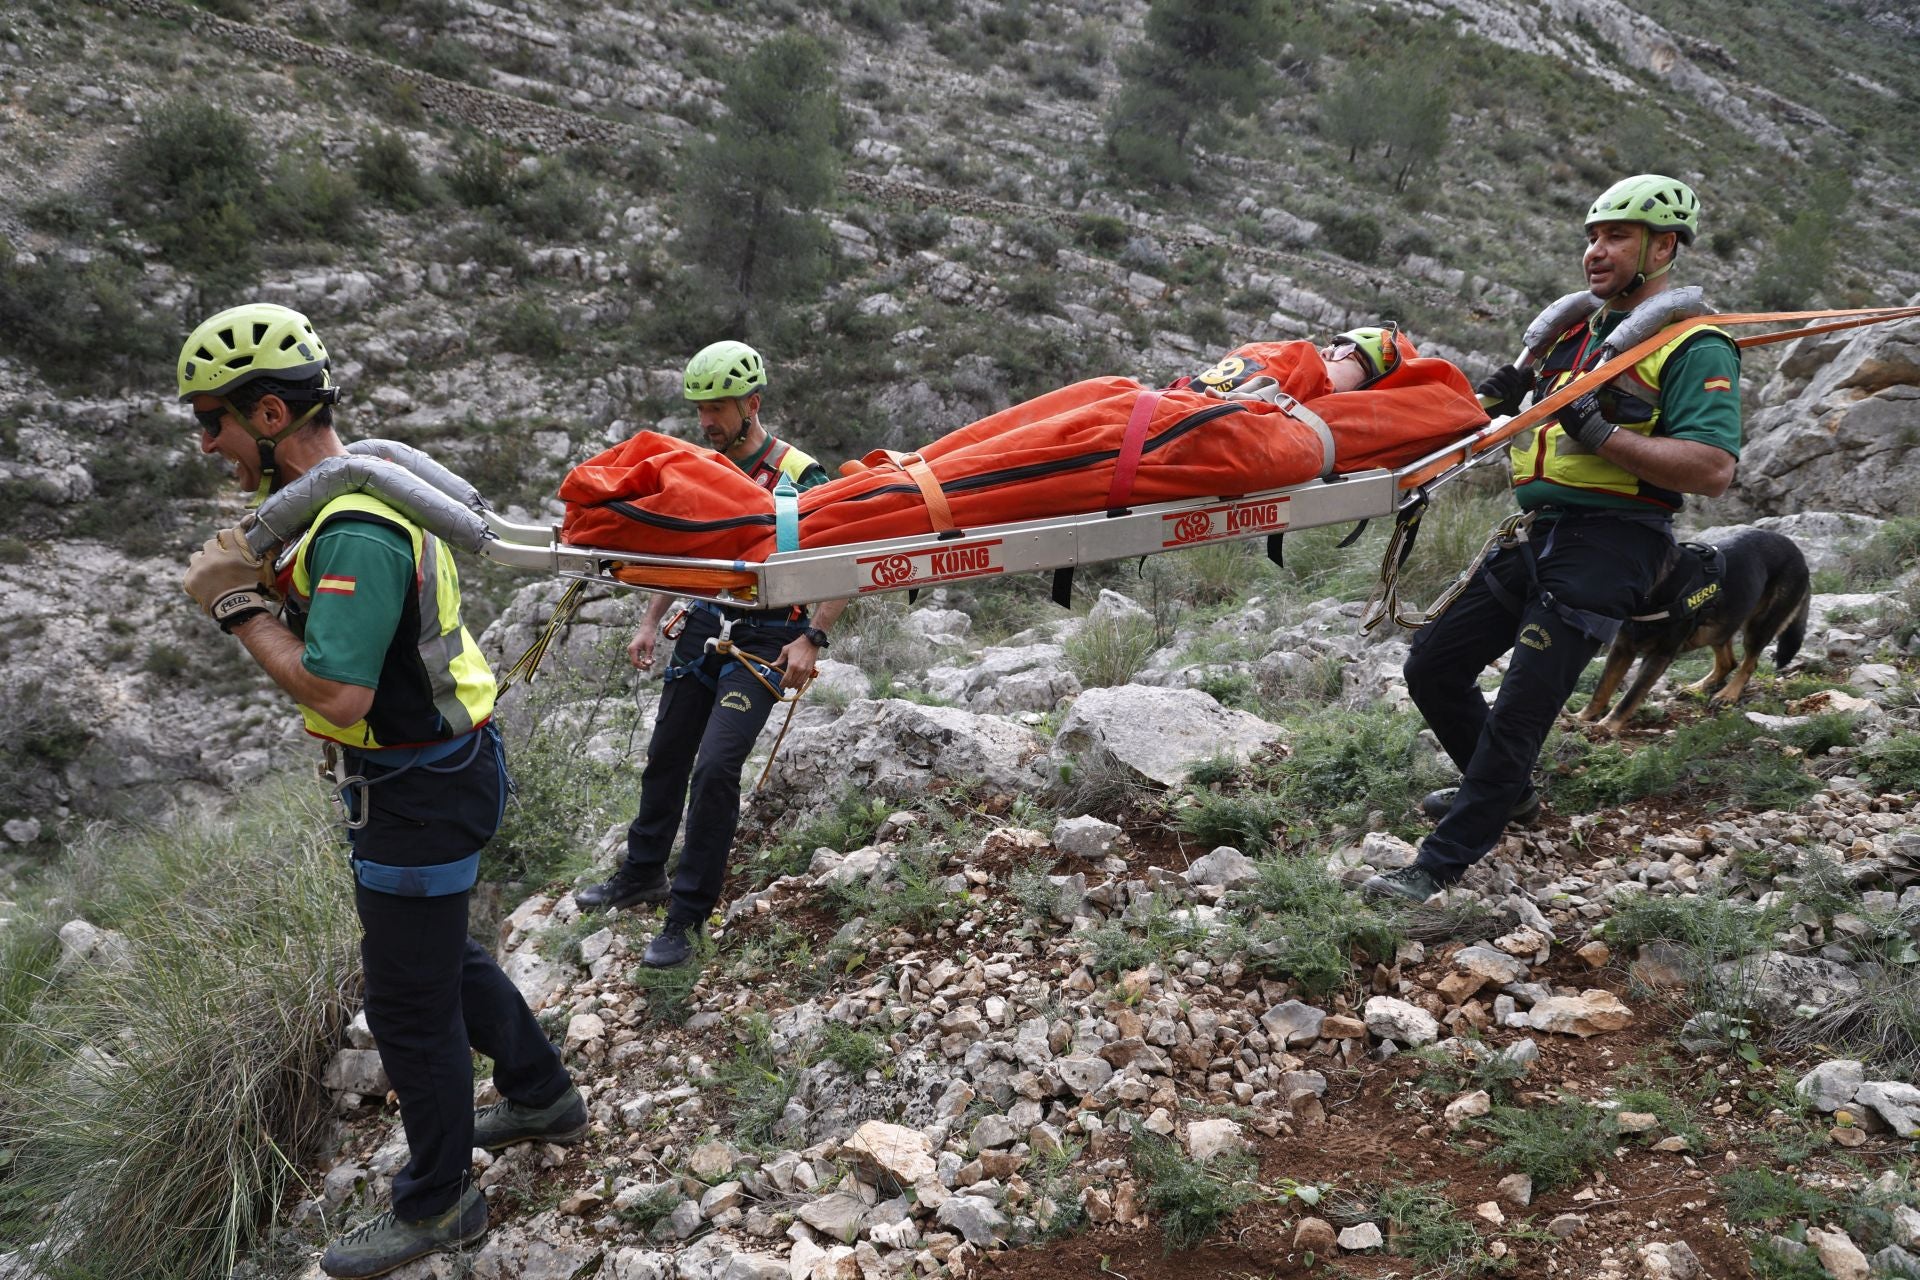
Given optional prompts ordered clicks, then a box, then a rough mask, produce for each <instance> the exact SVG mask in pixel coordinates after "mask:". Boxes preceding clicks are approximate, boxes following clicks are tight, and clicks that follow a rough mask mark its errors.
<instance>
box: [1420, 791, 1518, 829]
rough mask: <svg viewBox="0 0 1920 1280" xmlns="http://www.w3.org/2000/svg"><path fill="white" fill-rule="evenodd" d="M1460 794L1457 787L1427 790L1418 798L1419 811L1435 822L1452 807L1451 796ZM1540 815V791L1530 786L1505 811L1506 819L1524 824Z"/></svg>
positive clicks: (1444, 815)
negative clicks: (1511, 806)
mask: <svg viewBox="0 0 1920 1280" xmlns="http://www.w3.org/2000/svg"><path fill="white" fill-rule="evenodd" d="M1459 794H1460V788H1458V787H1442V788H1441V789H1440V790H1438V791H1429V792H1427V794H1426V795H1425V796H1424V797H1422V798H1421V800H1420V812H1422V813H1424V814H1426V815H1427V816H1428V817H1429V818H1432V819H1433V820H1434V821H1435V822H1438V821H1440V819H1442V818H1444V817H1446V816H1447V810H1449V809H1451V808H1453V798H1454V797H1455V796H1457V795H1459ZM1539 816H1540V793H1539V792H1538V791H1536V790H1534V789H1533V788H1532V787H1531V786H1530V787H1528V788H1527V789H1526V790H1525V791H1523V792H1521V793H1520V798H1519V799H1518V800H1515V801H1514V802H1513V808H1511V809H1509V810H1508V811H1507V821H1508V822H1513V823H1518V824H1519V825H1520V826H1523V827H1524V826H1526V825H1527V824H1528V823H1529V822H1532V821H1533V820H1534V819H1535V818H1537V817H1539Z"/></svg>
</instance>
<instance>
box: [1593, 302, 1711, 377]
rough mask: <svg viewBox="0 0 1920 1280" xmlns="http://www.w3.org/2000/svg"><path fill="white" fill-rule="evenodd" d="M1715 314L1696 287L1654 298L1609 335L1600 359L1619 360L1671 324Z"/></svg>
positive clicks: (1637, 309)
mask: <svg viewBox="0 0 1920 1280" xmlns="http://www.w3.org/2000/svg"><path fill="white" fill-rule="evenodd" d="M1712 313H1713V308H1712V307H1710V306H1708V305H1707V299H1706V294H1705V293H1704V292H1702V290H1701V288H1700V286H1699V285H1697V284H1690V285H1688V286H1687V287H1686V288H1684V289H1668V290H1667V291H1666V292H1664V293H1658V294H1655V295H1654V296H1653V297H1652V298H1650V299H1648V300H1647V301H1645V302H1643V303H1641V304H1640V305H1639V306H1637V307H1635V308H1634V309H1633V314H1632V315H1629V316H1628V317H1627V318H1626V319H1625V320H1622V321H1621V322H1620V327H1619V328H1618V329H1615V330H1614V331H1613V332H1612V333H1610V334H1608V335H1607V341H1606V344H1605V345H1604V346H1603V347H1601V349H1600V350H1601V357H1602V358H1603V359H1608V358H1611V357H1613V356H1616V355H1618V354H1619V353H1620V352H1622V351H1625V350H1626V349H1627V348H1628V347H1632V346H1636V345H1638V344H1639V343H1642V342H1644V341H1646V340H1647V339H1648V338H1651V337H1652V336H1653V335H1654V334H1656V333H1658V332H1660V331H1661V330H1662V329H1664V328H1666V327H1667V326H1668V325H1670V324H1676V323H1678V322H1679V321H1681V320H1691V319H1693V317H1695V316H1704V315H1711V314H1712Z"/></svg>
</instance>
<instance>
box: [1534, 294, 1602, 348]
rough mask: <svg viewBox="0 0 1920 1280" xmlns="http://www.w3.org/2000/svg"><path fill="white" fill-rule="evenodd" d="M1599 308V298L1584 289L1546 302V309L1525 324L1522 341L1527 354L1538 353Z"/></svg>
mask: <svg viewBox="0 0 1920 1280" xmlns="http://www.w3.org/2000/svg"><path fill="white" fill-rule="evenodd" d="M1599 309H1600V299H1599V298H1597V297H1595V296H1594V295H1593V294H1591V293H1589V292H1588V291H1587V290H1585V289H1581V290H1579V291H1578V292H1576V293H1569V294H1567V295H1566V296H1565V297H1563V298H1560V299H1558V300H1557V301H1554V302H1550V303H1548V304H1547V308H1546V310H1544V311H1542V312H1541V313H1540V314H1539V315H1537V316H1535V317H1534V318H1533V323H1532V324H1530V325H1528V326H1527V332H1526V335H1525V337H1524V338H1523V339H1522V341H1523V342H1525V343H1526V347H1527V352H1528V354H1529V355H1536V356H1537V355H1539V354H1540V353H1541V352H1542V351H1545V350H1546V349H1547V346H1548V345H1549V344H1550V343H1552V341H1553V340H1554V339H1555V338H1557V337H1559V336H1560V335H1561V334H1562V333H1564V332H1566V331H1567V330H1568V329H1569V328H1571V327H1572V326H1574V325H1576V324H1578V323H1580V322H1581V321H1582V320H1585V319H1586V318H1587V317H1588V316H1590V315H1592V314H1593V313H1594V312H1596V311H1598V310H1599Z"/></svg>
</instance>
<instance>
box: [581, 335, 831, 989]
mask: <svg viewBox="0 0 1920 1280" xmlns="http://www.w3.org/2000/svg"><path fill="white" fill-rule="evenodd" d="M682 381H683V386H684V389H685V393H686V398H687V399H688V400H689V401H691V402H692V403H693V405H694V406H695V408H696V410H697V411H698V412H699V415H700V430H701V433H702V434H703V435H705V436H706V438H707V443H708V444H709V445H711V446H712V447H713V449H714V450H715V451H717V452H719V453H722V454H724V455H726V457H727V458H728V459H729V460H731V461H732V462H733V464H734V465H735V466H737V467H739V468H740V469H741V470H742V471H744V472H746V473H747V475H749V476H750V477H752V478H753V480H754V481H755V482H756V483H758V484H759V485H760V486H761V487H762V488H765V489H770V490H774V491H775V492H776V493H778V492H780V491H781V488H782V485H783V482H784V484H785V485H786V486H790V488H791V490H792V491H795V492H798V491H802V490H806V489H810V488H812V487H813V486H814V485H816V484H824V483H825V482H826V480H827V473H826V470H825V469H824V468H823V467H821V465H820V464H819V463H818V462H815V461H814V460H813V459H812V458H810V457H808V456H807V455H806V454H804V453H802V452H800V450H798V449H796V448H794V447H793V446H792V445H790V444H787V443H785V442H784V441H781V440H777V439H775V438H774V437H773V436H772V435H771V434H769V433H768V432H767V430H766V428H765V427H763V426H762V425H761V424H760V402H761V393H762V392H763V391H764V390H765V389H766V386H767V366H766V362H765V361H763V360H762V359H761V358H760V353H759V352H757V351H755V350H754V349H753V348H752V347H749V346H748V345H747V344H746V343H744V342H716V343H714V344H713V345H711V346H708V347H705V348H703V349H702V350H701V351H699V352H698V353H697V354H696V355H695V356H694V357H693V359H692V360H689V361H688V362H687V368H686V373H685V375H684V378H683V380H682ZM670 603H671V601H670V600H669V598H668V597H666V596H663V595H656V596H654V597H653V600H652V603H651V604H650V605H649V606H648V609H647V616H646V619H645V621H643V622H642V623H641V624H640V630H639V631H638V632H637V633H635V635H634V637H633V642H632V643H631V644H629V645H628V646H627V656H628V658H629V659H630V660H631V661H632V663H633V665H634V666H635V667H636V668H638V669H639V670H641V671H647V670H651V669H652V667H653V652H654V647H655V645H656V644H657V642H658V638H659V635H660V622H661V619H662V618H664V617H665V616H666V612H667V608H668V606H669V604H670ZM846 605H847V602H846V601H845V600H829V601H827V602H826V603H824V604H821V605H819V606H817V607H816V608H815V609H814V610H813V612H812V615H811V616H809V615H808V612H807V610H805V609H802V608H793V609H786V610H773V611H769V610H749V609H731V608H725V607H723V606H720V605H717V604H711V603H708V602H706V601H700V602H697V603H696V604H695V605H694V606H693V608H692V610H691V612H690V613H689V614H688V615H687V619H686V627H685V630H683V631H681V632H680V633H679V638H678V639H677V640H676V641H675V644H674V649H673V659H672V661H671V662H670V663H669V664H668V666H667V670H666V673H665V677H664V678H665V681H666V688H665V690H664V691H663V692H662V693H661V695H660V706H659V710H658V711H657V712H656V714H655V717H654V725H653V738H652V740H651V741H650V742H649V743H648V745H647V763H646V767H645V769H643V770H642V772H641V774H640V812H639V814H638V815H637V816H636V817H635V818H634V820H633V822H632V824H631V825H630V826H629V827H628V828H627V856H626V859H625V861H623V862H622V863H621V864H620V867H619V869H618V870H616V871H615V872H614V873H613V876H612V877H611V878H610V879H608V880H606V881H604V882H602V883H600V884H594V885H589V886H587V887H586V888H584V889H582V890H580V892H579V893H578V894H577V895H575V901H576V902H578V903H579V904H580V905H581V906H582V907H584V908H587V909H589V910H597V909H600V908H614V907H627V906H633V905H635V904H638V903H648V902H668V903H669V905H668V907H667V921H666V924H665V926H664V927H662V929H661V930H660V933H659V934H658V935H657V936H656V937H655V938H654V939H653V940H652V941H651V942H649V943H648V944H647V949H646V952H645V953H644V954H643V955H642V957H641V959H642V960H643V962H644V963H646V964H648V965H651V966H653V967H655V968H668V967H671V966H673V965H677V964H681V963H684V962H685V961H686V959H687V958H688V957H689V956H690V955H692V954H693V937H694V935H697V934H698V933H699V931H700V928H701V926H702V925H703V924H704V923H705V921H706V919H707V917H708V916H709V915H710V914H712V912H713V909H714V907H715V905H717V904H718V903H719V901H720V890H721V887H722V885H723V884H724V883H725V880H726V872H727V855H728V854H729V853H730V852H731V851H732V849H733V835H734V830H735V829H736V828H737V827H738V825H739V822H740V770H741V769H742V768H743V767H744V766H745V765H746V762H747V756H748V754H749V753H750V752H751V751H752V750H753V744H754V741H755V740H756V739H757V738H758V737H759V736H760V730H761V727H762V726H764V725H765V724H766V722H767V716H768V715H769V714H771V713H772V711H773V708H774V706H775V705H776V703H777V702H778V696H777V694H776V692H775V690H776V689H780V688H785V689H798V688H801V687H803V686H805V684H806V683H807V681H808V680H810V679H812V678H813V672H814V668H815V666H816V664H817V663H818V662H819V658H820V653H821V651H822V650H824V649H825V648H826V647H827V629H828V628H829V627H831V626H832V625H833V623H834V620H835V619H837V618H838V617H839V616H840V613H841V611H842V610H843V609H845V608H846ZM723 634H724V635H726V637H727V638H728V640H729V641H730V642H731V644H732V652H731V653H723V652H720V651H718V650H716V648H715V647H714V646H713V644H712V642H713V641H714V640H716V639H718V638H719V637H720V636H722V635H723ZM682 806H685V809H686V820H687V837H686V840H685V842H684V844H683V846H682V848H681V851H680V865H679V867H678V868H677V869H676V871H675V873H674V878H673V883H672V885H671V886H669V885H668V883H667V874H666V868H667V855H668V854H669V853H670V852H671V851H672V849H673V839H674V836H675V834H676V833H677V832H678V831H679V829H680V814H681V808H682Z"/></svg>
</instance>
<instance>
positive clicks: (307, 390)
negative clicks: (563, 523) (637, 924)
mask: <svg viewBox="0 0 1920 1280" xmlns="http://www.w3.org/2000/svg"><path fill="white" fill-rule="evenodd" d="M178 374H179V392H180V398H181V399H182V400H183V401H187V402H189V403H191V404H192V406H193V413H194V417H195V418H197V419H198V420H199V423H200V431H201V435H200V449H201V452H203V453H207V454H216V455H218V456H219V457H221V458H222V459H224V460H226V461H227V462H229V463H231V464H232V466H233V471H234V476H235V478H236V480H237V481H238V482H239V485H240V487H241V488H242V489H247V490H252V491H254V492H255V493H256V494H257V495H258V496H259V497H260V498H262V499H264V498H265V497H266V495H267V494H268V493H270V492H271V491H273V490H274V489H277V488H279V487H280V486H281V485H283V484H285V483H288V482H290V481H293V480H296V479H298V478H299V477H300V476H301V475H303V474H305V473H306V472H308V471H310V470H312V469H313V468H314V467H316V466H319V465H320V464H322V463H324V462H326V461H327V460H328V459H331V458H335V457H339V456H342V455H344V454H345V453H346V450H345V448H344V447H343V446H342V445H341V443H340V437H339V436H338V435H336V434H335V433H334V428H333V406H334V404H335V402H336V401H337V400H338V397H339V392H338V391H337V390H336V389H335V388H334V386H333V382H332V377H331V373H330V362H329V360H328V356H327V350H326V347H325V346H324V345H323V344H322V343H321V341H320V338H319V336H318V335H317V334H315V333H314V331H313V326H312V325H310V324H309V323H308V322H307V319H306V317H305V316H303V315H301V314H300V313H299V312H296V311H291V310H288V309H287V308H286V307H280V306H273V305H271V304H266V303H255V304H251V305H247V306H240V307H234V308H231V309H229V310H227V311H222V312H221V313H219V314H218V315H216V316H214V317H212V318H211V319H209V320H207V321H206V322H205V323H203V324H202V325H200V327H199V328H197V329H195V330H194V331H193V334H192V336H190V337H189V338H188V339H187V342H186V345H185V346H184V347H183V348H181V352H180V360H179V366H178ZM242 528H244V526H239V527H236V528H234V529H227V530H223V531H221V532H220V533H218V534H216V535H215V536H214V537H212V538H210V539H208V540H207V543H206V545H205V546H204V547H203V548H202V549H201V550H200V551H198V552H196V553H195V554H194V556H193V561H192V564H191V565H190V567H189V568H188V570H187V576H186V588H187V593H188V594H189V595H191V596H192V597H193V598H194V600H195V601H197V602H198V603H199V605H200V606H201V607H202V608H203V609H205V610H206V612H207V614H208V616H210V617H211V618H213V619H214V621H216V622H218V623H219V624H220V627H221V629H222V630H223V631H226V632H227V633H228V634H229V635H232V636H234V637H235V638H236V639H238V640H239V641H240V643H241V644H243V645H245V646H246V649H247V652H248V653H249V654H251V655H252V657H253V659H254V661H256V662H257V663H259V664H260V666H261V668H262V669H263V670H265V671H266V673H267V674H268V675H269V676H271V677H272V678H273V680H274V682H275V683H276V684H278V685H279V686H280V687H281V688H282V689H284V690H286V692H287V693H288V694H290V695H291V696H292V697H293V699H294V701H295V702H296V703H298V704H299V708H300V713H301V716H302V718H303V720H304V721H305V724H306V729H307V732H309V733H311V734H313V735H315V736H316V737H319V738H321V739H323V740H325V741H326V742H328V743H329V744H331V746H330V749H332V750H338V751H340V752H343V753H344V755H345V760H346V771H345V772H346V775H347V776H349V777H350V778H351V779H352V780H353V781H352V784H351V785H350V786H347V787H345V788H343V790H342V798H343V800H344V801H345V802H346V805H347V812H348V831H347V835H348V839H349V841H350V843H351V844H352V848H353V858H352V868H353V876H354V905H355V907H356V909H357V911H358V913H359V917H360V923H361V928H362V933H363V936H362V939H361V944H360V954H361V962H362V966H363V968H364V971H365V977H366V1011H367V1023H368V1025H369V1026H370V1027H371V1028H372V1030H373V1035H374V1040H375V1041H376V1043H377V1044H378V1046H379V1050H380V1061H381V1064H382V1065H383V1066H384V1067H385V1068H386V1073H387V1079H388V1081H389V1082H390V1083H391V1084H392V1086H393V1089H394V1092H395V1093H396V1094H398V1095H399V1099H400V1119H401V1123H402V1125H403V1126H404V1128H405V1130H406V1134H407V1146H408V1149H409V1159H408V1162H407V1164H406V1167H405V1168H403V1169H401V1170H400V1172H399V1173H397V1174H395V1175H394V1179H393V1208H392V1209H391V1210H390V1211H388V1212H385V1213H382V1214H380V1215H379V1216H377V1217H375V1218H373V1219H372V1220H371V1221H369V1222H367V1223H365V1224H363V1225H361V1226H360V1227H358V1228H355V1229H354V1230H353V1231H350V1232H348V1233H347V1234H346V1235H344V1236H342V1237H340V1238H339V1239H337V1240H335V1241H334V1242H333V1243H332V1245H330V1246H329V1247H328V1249H327V1251H326V1255H325V1256H324V1257H323V1258H322V1259H321V1262H320V1265H321V1267H322V1269H323V1270H325V1271H326V1272H327V1274H328V1275H332V1276H341V1277H364V1276H376V1275H381V1274H384V1273H385V1272H387V1271H390V1270H392V1269H393V1268H395V1267H398V1266H400V1265H402V1264H403V1263H406V1262H408V1261H411V1260H412V1259H415V1258H419V1257H423V1256H425V1255H427V1254H430V1253H434V1252H437V1251H439V1250H442V1249H448V1248H452V1247H455V1246H458V1245H461V1244H465V1243H468V1242H470V1241H473V1240H476V1239H478V1238H479V1237H480V1236H482V1235H484V1234H485V1233H486V1230H487V1202H486V1198H485V1197H484V1196H483V1195H482V1194H481V1192H480V1189H479V1188H478V1187H477V1186H475V1185H474V1184H473V1182H472V1180H471V1179H470V1178H469V1176H468V1175H469V1172H470V1168H471V1160H472V1152H473V1148H474V1147H476V1146H481V1147H487V1148H497V1147H504V1146H508V1145H511V1144H513V1143H515V1142H526V1141H531V1140H535V1139H538V1140H540V1141H545V1142H573V1141H577V1140H579V1138H580V1137H581V1136H583V1135H584V1134H585V1132H586V1128H587V1113H586V1105H585V1102H584V1101H583V1099H582V1098H581V1096H580V1092H579V1090H577V1089H575V1088H574V1086H573V1082H572V1080H571V1079H569V1077H568V1075H567V1072H566V1069H565V1068H564V1067H562V1066H561V1064H560V1057H559V1055H558V1054H557V1053H555V1052H554V1048H553V1046H552V1045H551V1044H550V1043H548V1041H547V1038H546V1035H545V1033H543V1032H542V1031H541V1029H540V1025H539V1024H538V1023H537V1022H535V1021H534V1018H533V1014H532V1013H531V1012H530V1011H529V1010H528V1008H527V1004H526V1001H525V1000H524V999H522V998H521V996H520V992H519V991H518V990H517V989H516V988H515V987H514V985H513V984H512V983H511V982H510V981H508V979H507V977H506V975H505V974H503V973H502V972H501V971H500V968H499V966H498V965H496V964H495V963H494V962H493V959H492V957H490V956H489V955H488V954H487V953H486V952H485V951H484V950H483V949H481V948H480V947H479V946H478V945H477V944H476V943H474V942H473V941H472V940H471V939H469V938H468V936H467V898H468V893H469V891H470V890H471V889H472V888H473V884H474V879H475V875H476V872H477V869H478V866H479V861H480V850H481V847H482V846H484V845H485V844H486V843H487V841H488V840H490V839H491V838H492V837H493V834H494V831H495V830H496V829H497V828H498V826H499V824H500V816H501V812H502V807H503V805H504V804H505V799H506V764H505V758H504V756H503V755H502V752H501V747H500V737H499V734H498V732H497V731H496V730H495V729H494V727H493V725H492V724H491V723H490V717H491V716H492V712H493V698H494V681H493V673H492V671H491V670H489V669H488V666H487V662H486V659H485V658H483V657H482V656H481V654H480V651H479V649H478V647H477V646H476V645H475V644H474V641H473V637H472V636H471V635H469V634H468V633H467V630H466V628H465V627H464V626H462V625H461V621H460V579H459V575H458V574H457V572H456V571H455V569H454V564H453V558H452V556H451V555H450V554H449V553H448V551H447V549H446V548H445V547H444V546H443V545H441V543H440V540H439V539H437V538H435V537H434V536H433V535H432V534H431V533H429V532H427V531H426V530H425V529H423V528H422V527H420V526H419V525H418V524H415V523H414V522H412V521H411V520H409V519H407V517H405V516H404V515H402V514H401V513H400V512H399V511H398V510H396V509H395V508H394V507H392V506H390V505H388V504H387V503H386V502H384V501H382V500H381V499H379V498H378V497H375V496H373V495H370V494H362V493H349V494H347V495H345V496H343V497H339V498H335V499H334V500H333V501H331V502H329V503H327V504H326V505H325V506H323V507H322V508H321V509H320V510H319V511H318V512H317V513H316V514H315V516H314V518H313V520H312V521H311V523H310V524H309V525H308V526H307V528H306V529H305V530H303V531H301V532H300V533H298V534H297V535H295V536H294V537H293V538H292V539H290V541H289V542H288V543H286V544H284V545H283V549H282V551H281V553H280V555H279V556H278V557H277V559H276V561H275V563H274V564H272V565H268V564H263V563H262V561H261V560H260V559H259V558H258V557H256V556H254V555H253V553H252V552H251V551H250V550H249V549H248V547H247V544H246V543H245V541H244V540H243V539H242V537H241V536H240V535H241V530H242ZM283 598H284V605H282V600H283ZM277 606H278V607H280V610H281V616H275V609H276V607H277ZM475 1050H478V1051H479V1052H481V1053H484V1054H486V1055H487V1056H488V1057H490V1058H492V1059H493V1063H494V1073H493V1079H494V1083H495V1085H497V1086H498V1088H499V1090H500V1093H501V1095H502V1096H503V1098H504V1099H506V1100H505V1101H503V1102H500V1103H497V1104H495V1105H493V1106H490V1107H487V1108H485V1109H483V1110H481V1111H479V1112H477V1113H476V1112H475V1110H474V1107H473V1052H474V1051H475Z"/></svg>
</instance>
